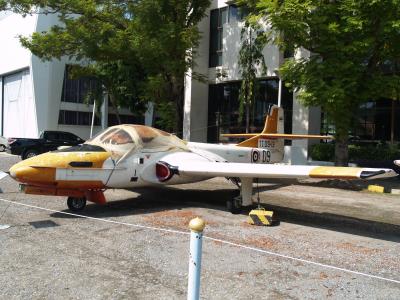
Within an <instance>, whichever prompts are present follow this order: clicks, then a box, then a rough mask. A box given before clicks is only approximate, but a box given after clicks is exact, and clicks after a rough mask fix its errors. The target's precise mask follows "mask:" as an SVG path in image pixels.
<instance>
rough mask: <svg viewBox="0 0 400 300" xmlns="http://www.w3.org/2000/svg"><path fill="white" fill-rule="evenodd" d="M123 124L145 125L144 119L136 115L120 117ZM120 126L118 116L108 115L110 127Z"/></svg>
mask: <svg viewBox="0 0 400 300" xmlns="http://www.w3.org/2000/svg"><path fill="white" fill-rule="evenodd" d="M119 118H120V120H121V124H144V117H142V116H141V117H137V116H134V115H119ZM114 125H119V123H118V119H117V115H115V114H108V126H114Z"/></svg>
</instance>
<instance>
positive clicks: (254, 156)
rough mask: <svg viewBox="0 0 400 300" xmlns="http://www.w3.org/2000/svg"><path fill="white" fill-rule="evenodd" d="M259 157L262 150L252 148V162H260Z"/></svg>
mask: <svg viewBox="0 0 400 300" xmlns="http://www.w3.org/2000/svg"><path fill="white" fill-rule="evenodd" d="M259 159H260V152H258V150H256V149H253V150H251V162H258V160H259Z"/></svg>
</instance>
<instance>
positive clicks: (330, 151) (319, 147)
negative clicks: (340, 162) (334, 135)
mask: <svg viewBox="0 0 400 300" xmlns="http://www.w3.org/2000/svg"><path fill="white" fill-rule="evenodd" d="M310 157H311V158H312V159H313V160H319V161H334V159H335V144H333V143H323V144H314V145H312V146H311V148H310Z"/></svg>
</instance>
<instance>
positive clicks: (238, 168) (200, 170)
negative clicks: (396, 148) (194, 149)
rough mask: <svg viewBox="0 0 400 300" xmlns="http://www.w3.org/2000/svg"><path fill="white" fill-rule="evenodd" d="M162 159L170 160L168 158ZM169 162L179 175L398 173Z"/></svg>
mask: <svg viewBox="0 0 400 300" xmlns="http://www.w3.org/2000/svg"><path fill="white" fill-rule="evenodd" d="M165 162H166V163H167V164H169V163H168V161H165ZM160 163H163V162H160ZM169 165H170V166H172V167H173V168H174V170H175V172H176V173H178V174H180V175H192V176H204V177H249V178H293V179H295V178H297V179H305V178H322V179H323V178H326V179H372V178H374V179H375V178H384V177H394V176H397V173H396V172H394V171H393V170H392V169H383V168H382V169H380V168H353V167H322V166H296V165H273V164H247V163H224V162H204V161H202V162H193V161H192V162H188V161H182V162H179V163H176V162H175V164H169Z"/></svg>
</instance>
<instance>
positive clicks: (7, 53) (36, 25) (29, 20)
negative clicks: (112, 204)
mask: <svg viewBox="0 0 400 300" xmlns="http://www.w3.org/2000/svg"><path fill="white" fill-rule="evenodd" d="M57 22H58V19H57V16H55V15H42V14H40V15H32V16H29V15H28V16H26V17H22V16H20V15H17V14H13V13H9V12H0V32H1V35H0V45H1V46H0V135H3V136H6V137H26V138H37V137H38V136H39V135H40V132H41V131H43V130H61V131H68V132H72V133H75V134H76V135H78V136H80V137H82V138H84V139H87V138H89V136H90V132H91V123H92V116H93V103H91V104H87V103H85V102H86V101H85V96H86V94H87V91H88V90H89V89H90V88H92V87H93V86H94V85H95V84H97V82H96V81H95V80H93V79H91V78H81V79H77V80H73V79H70V76H69V65H70V64H71V63H72V62H71V61H69V60H67V59H61V60H53V61H50V62H43V61H41V60H40V59H39V58H37V57H36V56H34V55H32V54H31V53H30V51H29V50H27V49H25V48H23V47H22V46H21V45H20V42H19V39H18V36H19V35H22V36H30V35H31V34H32V33H33V32H41V31H45V30H47V29H48V28H50V26H52V25H54V24H57ZM119 113H120V117H121V121H122V122H124V123H135V122H138V120H137V119H136V118H135V117H134V116H133V114H132V113H131V112H129V111H128V110H127V109H121V110H120V111H119ZM151 118H152V116H151V114H147V120H148V122H150V120H151ZM139 122H141V123H143V120H139ZM115 124H116V115H115V114H114V113H113V109H112V108H111V107H110V108H109V107H108V105H107V99H105V104H103V106H102V108H101V114H100V116H95V118H94V128H93V134H96V133H97V132H98V131H100V130H101V129H102V128H105V127H107V126H110V125H115Z"/></svg>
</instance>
